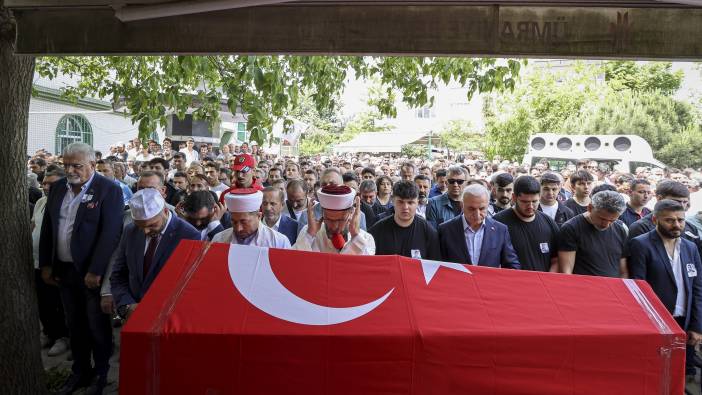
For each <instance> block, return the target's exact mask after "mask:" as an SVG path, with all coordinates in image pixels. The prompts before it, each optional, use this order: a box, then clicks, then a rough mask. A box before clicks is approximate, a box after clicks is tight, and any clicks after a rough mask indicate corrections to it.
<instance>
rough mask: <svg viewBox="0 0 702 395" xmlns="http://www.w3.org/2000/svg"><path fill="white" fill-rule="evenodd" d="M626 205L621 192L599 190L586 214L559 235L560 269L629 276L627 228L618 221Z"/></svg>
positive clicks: (562, 271) (563, 227) (575, 272)
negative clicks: (626, 247) (626, 253)
mask: <svg viewBox="0 0 702 395" xmlns="http://www.w3.org/2000/svg"><path fill="white" fill-rule="evenodd" d="M625 208H626V201H625V200H624V197H623V196H622V195H621V194H619V193H618V192H613V191H602V192H598V193H596V194H594V195H593V196H592V201H591V202H590V205H589V206H588V209H587V212H586V213H584V214H580V215H577V216H575V217H573V218H572V219H570V220H569V221H568V222H566V223H565V224H563V226H561V230H560V233H559V238H558V265H559V269H560V272H561V273H566V274H586V275H591V276H604V277H622V278H626V277H627V266H626V259H625V258H624V257H625V246H626V229H625V228H624V225H623V223H622V222H621V221H618V220H617V219H618V218H619V216H620V215H621V214H622V212H624V209H625Z"/></svg>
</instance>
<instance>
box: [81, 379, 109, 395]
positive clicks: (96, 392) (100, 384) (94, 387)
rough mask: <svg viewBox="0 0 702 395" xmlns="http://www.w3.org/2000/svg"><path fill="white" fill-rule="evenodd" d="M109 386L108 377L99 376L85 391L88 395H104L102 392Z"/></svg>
mask: <svg viewBox="0 0 702 395" xmlns="http://www.w3.org/2000/svg"><path fill="white" fill-rule="evenodd" d="M106 386H107V377H105V376H97V377H96V378H95V380H93V382H92V384H90V387H88V389H87V390H85V394H86V395H102V391H103V390H104V389H105V387H106Z"/></svg>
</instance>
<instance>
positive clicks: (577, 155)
mask: <svg viewBox="0 0 702 395" xmlns="http://www.w3.org/2000/svg"><path fill="white" fill-rule="evenodd" d="M543 159H546V160H547V161H548V163H549V164H550V167H551V169H553V170H555V171H559V170H561V169H563V168H566V167H569V166H575V163H576V162H577V161H578V160H580V159H592V160H595V161H597V162H598V164H599V166H600V168H601V169H602V170H605V171H606V170H619V171H624V172H627V173H634V172H635V171H636V169H637V168H639V167H648V168H654V167H658V168H665V167H666V166H665V164H663V163H662V162H660V161H658V160H656V159H655V158H654V157H653V151H652V150H651V146H650V145H648V142H646V140H644V139H643V138H641V137H639V136H635V135H628V134H626V135H625V134H613V135H589V134H573V135H567V134H556V133H538V134H535V135H533V136H531V138H530V140H529V148H528V150H527V153H526V154H525V155H524V161H523V164H525V165H528V166H534V165H535V164H536V163H538V162H539V161H541V160H543Z"/></svg>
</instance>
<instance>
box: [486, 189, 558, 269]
mask: <svg viewBox="0 0 702 395" xmlns="http://www.w3.org/2000/svg"><path fill="white" fill-rule="evenodd" d="M540 190H541V185H539V181H537V180H536V178H534V177H532V176H521V177H519V178H517V180H516V181H515V182H514V195H512V202H513V203H514V204H513V206H512V208H511V209H507V210H502V211H500V212H499V213H497V214H495V216H494V217H493V219H495V220H496V221H499V222H502V223H503V224H505V225H507V229H508V230H509V237H510V238H511V239H512V246H513V247H514V249H515V251H516V252H517V256H518V257H519V263H521V268H522V270H532V271H540V272H548V271H551V272H556V271H558V249H557V247H556V240H557V236H558V225H556V222H555V221H554V220H552V219H551V218H550V217H549V216H547V215H546V214H544V213H542V212H540V211H538V210H537V209H536V208H537V207H538V206H539V192H540Z"/></svg>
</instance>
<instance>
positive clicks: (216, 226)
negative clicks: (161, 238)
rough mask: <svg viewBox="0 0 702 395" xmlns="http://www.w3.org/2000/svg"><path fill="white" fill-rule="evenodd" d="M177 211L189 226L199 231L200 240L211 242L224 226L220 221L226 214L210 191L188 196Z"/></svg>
mask: <svg viewBox="0 0 702 395" xmlns="http://www.w3.org/2000/svg"><path fill="white" fill-rule="evenodd" d="M178 211H179V213H180V214H181V216H182V217H183V219H184V220H186V221H187V222H188V223H189V224H190V225H192V226H193V227H194V228H195V229H197V230H198V231H200V240H212V238H213V237H214V236H215V235H216V234H217V233H219V232H221V231H223V230H224V229H225V228H224V225H223V224H222V222H221V220H222V217H223V216H224V214H225V213H226V212H227V209H226V207H225V206H224V204H222V203H220V202H218V201H217V199H216V198H215V195H214V194H212V192H211V191H195V192H193V193H191V194H189V195H188V196H187V197H186V198H185V200H184V201H183V203H181V204H179V205H178Z"/></svg>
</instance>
